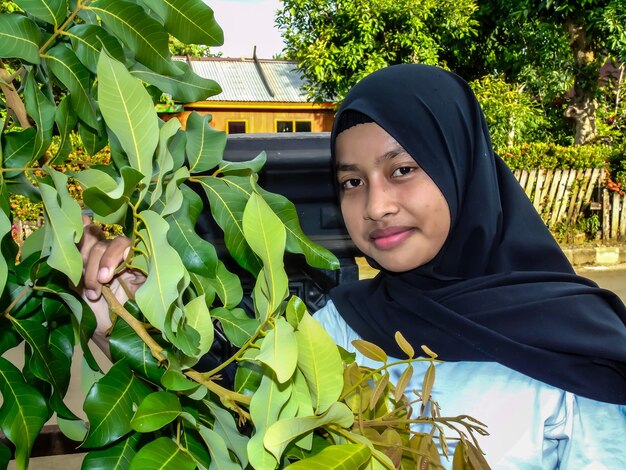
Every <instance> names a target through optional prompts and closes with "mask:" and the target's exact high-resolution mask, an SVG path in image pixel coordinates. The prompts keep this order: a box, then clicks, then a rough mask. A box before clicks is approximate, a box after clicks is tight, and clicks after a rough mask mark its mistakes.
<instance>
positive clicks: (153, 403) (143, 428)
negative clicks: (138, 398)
mask: <svg viewBox="0 0 626 470" xmlns="http://www.w3.org/2000/svg"><path fill="white" fill-rule="evenodd" d="M181 411H182V408H181V406H180V400H179V399H178V397H177V396H176V395H174V394H173V393H170V392H166V391H159V392H154V393H151V394H150V395H148V396H147V397H146V398H144V399H143V401H142V402H141V403H140V405H139V408H137V411H135V415H134V416H133V419H131V420H130V426H131V427H132V428H133V429H134V430H135V431H139V432H152V431H157V430H159V429H161V428H162V427H163V426H165V425H166V424H169V423H171V422H172V421H174V420H175V419H176V418H178V416H179V415H180V413H181Z"/></svg>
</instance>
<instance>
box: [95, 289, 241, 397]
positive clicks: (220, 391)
mask: <svg viewBox="0 0 626 470" xmlns="http://www.w3.org/2000/svg"><path fill="white" fill-rule="evenodd" d="M102 295H103V296H104V298H105V299H106V301H107V303H108V304H109V307H110V308H111V311H112V312H113V313H114V314H115V315H117V316H118V317H120V318H122V319H123V320H124V321H125V322H126V323H128V325H129V326H130V327H131V328H132V329H133V330H134V331H135V333H137V335H138V336H139V337H140V338H141V340H142V341H143V342H144V343H146V345H147V346H148V347H149V348H150V352H151V353H152V355H153V356H154V358H155V359H156V360H157V361H159V362H160V363H163V362H167V358H166V357H165V355H164V354H163V348H162V347H161V345H159V343H157V342H156V341H155V340H154V339H153V338H152V336H150V334H149V333H148V331H147V330H146V328H145V326H144V324H143V323H142V322H141V321H139V320H137V319H136V318H135V317H133V316H132V315H131V314H130V313H129V312H128V310H126V309H125V308H124V306H123V305H122V304H121V303H120V302H119V300H117V297H115V294H113V292H112V291H111V288H110V287H108V286H103V287H102ZM184 374H185V375H186V376H187V377H189V378H190V379H192V380H194V381H195V382H197V383H199V384H200V385H204V386H205V387H206V388H208V389H209V390H210V391H212V392H213V393H215V394H216V395H218V396H220V397H221V398H222V399H225V400H230V401H233V402H237V403H241V404H245V405H248V404H250V400H251V399H252V397H250V396H248V395H243V394H241V393H237V392H233V391H232V390H228V389H227V388H224V387H222V386H221V385H218V384H217V383H215V382H214V381H212V380H210V379H209V378H207V377H206V376H205V374H203V373H200V372H197V371H195V370H193V369H189V370H187V371H185V372H184Z"/></svg>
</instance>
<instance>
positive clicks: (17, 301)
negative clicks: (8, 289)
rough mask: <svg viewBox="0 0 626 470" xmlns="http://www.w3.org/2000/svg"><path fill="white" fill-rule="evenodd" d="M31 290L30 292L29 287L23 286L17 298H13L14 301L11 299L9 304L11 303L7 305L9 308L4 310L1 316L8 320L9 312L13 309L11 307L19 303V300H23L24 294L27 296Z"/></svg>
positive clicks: (30, 288)
mask: <svg viewBox="0 0 626 470" xmlns="http://www.w3.org/2000/svg"><path fill="white" fill-rule="evenodd" d="M31 290H32V287H30V286H24V288H23V289H22V291H21V292H20V293H19V294H18V295H17V297H15V299H13V302H11V303H10V304H9V306H8V307H7V308H5V309H4V310H3V311H2V316H3V317H7V318H8V317H9V316H10V315H9V312H11V310H12V309H13V307H15V306H16V305H17V304H18V303H19V301H20V300H22V299H23V298H24V296H25V295H26V294H28V293H29V292H30V291H31Z"/></svg>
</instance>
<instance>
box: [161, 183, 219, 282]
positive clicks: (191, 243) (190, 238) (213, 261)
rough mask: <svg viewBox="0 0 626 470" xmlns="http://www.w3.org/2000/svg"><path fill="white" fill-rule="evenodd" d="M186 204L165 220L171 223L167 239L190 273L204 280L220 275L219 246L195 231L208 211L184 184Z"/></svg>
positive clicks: (182, 188) (193, 192) (195, 194)
mask: <svg viewBox="0 0 626 470" xmlns="http://www.w3.org/2000/svg"><path fill="white" fill-rule="evenodd" d="M181 190H182V192H183V201H182V205H181V207H180V209H179V210H178V211H176V212H175V213H174V214H171V215H169V216H167V218H166V219H165V220H166V221H167V222H168V223H169V226H170V228H169V230H168V232H167V239H168V241H169V242H170V244H171V245H172V246H173V247H174V249H175V250H176V251H177V252H178V254H179V255H180V257H181V259H182V261H183V264H184V265H185V268H187V270H189V271H191V272H192V273H196V274H199V275H201V276H204V277H215V276H216V274H217V253H216V251H215V247H214V246H213V245H211V244H210V243H209V242H207V241H206V240H204V239H202V238H201V237H200V236H199V235H198V234H197V233H196V231H195V226H196V222H197V220H198V217H199V216H200V214H201V213H202V210H203V209H204V207H203V204H202V199H200V196H198V194H197V193H196V192H195V191H193V190H192V189H190V188H189V187H187V186H185V185H183V186H182V187H181Z"/></svg>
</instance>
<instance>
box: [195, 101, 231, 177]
mask: <svg viewBox="0 0 626 470" xmlns="http://www.w3.org/2000/svg"><path fill="white" fill-rule="evenodd" d="M210 121H211V115H210V114H198V113H196V112H192V113H191V114H190V115H189V117H188V118H187V145H186V151H187V159H188V160H189V171H190V172H191V173H201V172H203V171H207V170H210V169H212V168H215V167H216V166H217V164H218V163H219V162H221V161H222V156H223V155H224V147H226V133H225V132H224V131H218V130H216V129H214V128H213V127H211V126H210V125H209V122H210Z"/></svg>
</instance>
